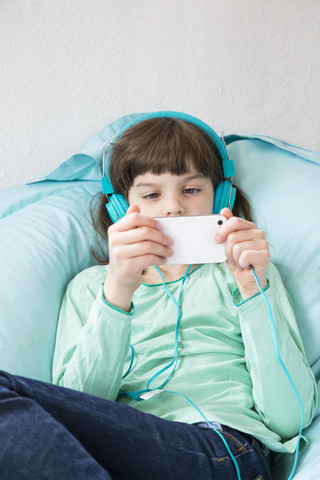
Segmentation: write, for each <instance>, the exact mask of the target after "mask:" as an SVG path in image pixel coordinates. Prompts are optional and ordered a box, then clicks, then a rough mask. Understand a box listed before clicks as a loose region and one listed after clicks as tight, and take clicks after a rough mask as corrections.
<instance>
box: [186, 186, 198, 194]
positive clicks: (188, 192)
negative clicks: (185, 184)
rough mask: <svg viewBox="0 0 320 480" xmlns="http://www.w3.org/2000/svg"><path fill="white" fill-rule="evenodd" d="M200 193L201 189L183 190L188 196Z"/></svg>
mask: <svg viewBox="0 0 320 480" xmlns="http://www.w3.org/2000/svg"><path fill="white" fill-rule="evenodd" d="M198 192H200V189H199V188H185V189H184V190H183V193H186V194H187V195H193V194H195V193H198Z"/></svg>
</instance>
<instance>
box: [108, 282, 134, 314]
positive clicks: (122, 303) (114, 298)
mask: <svg viewBox="0 0 320 480" xmlns="http://www.w3.org/2000/svg"><path fill="white" fill-rule="evenodd" d="M135 290H136V289H135V288H134V289H133V288H131V287H126V286H122V285H117V284H115V283H113V282H110V281H109V282H108V277H107V278H106V281H105V282H104V285H103V298H104V299H105V300H106V301H107V302H108V303H110V304H111V305H113V306H114V307H116V308H119V309H120V310H123V311H124V312H130V309H131V304H132V297H133V294H134V292H135Z"/></svg>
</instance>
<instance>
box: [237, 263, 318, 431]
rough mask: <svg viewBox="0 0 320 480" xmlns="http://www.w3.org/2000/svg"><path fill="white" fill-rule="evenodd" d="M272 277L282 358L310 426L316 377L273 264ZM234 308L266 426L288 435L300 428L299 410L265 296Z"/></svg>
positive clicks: (271, 298) (269, 294)
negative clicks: (276, 348) (286, 371)
mask: <svg viewBox="0 0 320 480" xmlns="http://www.w3.org/2000/svg"><path fill="white" fill-rule="evenodd" d="M269 282H270V287H269V288H268V289H267V290H266V292H265V293H266V296H267V297H268V300H269V302H270V306H271V310H272V313H273V317H274V324H275V331H276V338H277V344H278V349H279V354H280V358H281V359H282V362H283V364H284V365H285V367H286V369H287V370H288V372H289V374H290V377H291V379H292V381H293V383H294V385H295V387H296V389H297V391H298V393H299V396H300V399H301V402H302V405H303V409H304V426H305V427H306V426H307V425H309V424H310V422H311V420H312V418H313V415H314V413H315V410H316V407H317V387H316V383H315V379H314V376H313V374H312V371H311V368H310V366H309V364H308V362H307V359H306V355H305V351H304V348H303V344H302V341H301V337H300V334H299V331H298V327H297V324H296V320H295V316H294V313H293V310H292V306H291V302H290V299H289V297H288V294H287V292H286V290H285V288H284V286H283V284H282V281H281V278H280V275H279V274H278V272H277V270H276V269H275V267H274V266H270V269H269ZM235 304H236V305H237V303H235ZM236 308H237V309H238V311H239V314H240V324H241V333H242V338H243V342H244V345H245V360H246V364H247V368H248V370H249V372H250V375H251V378H252V384H253V399H254V403H255V408H256V410H257V412H258V413H259V414H260V416H261V418H262V421H263V422H264V424H265V425H266V426H267V427H268V428H270V429H271V430H272V431H274V432H277V433H278V434H279V435H280V436H281V437H282V438H290V437H292V436H294V435H295V434H296V433H297V432H298V431H299V428H300V423H301V410H300V408H299V403H298V400H297V397H296V395H295V393H294V390H293V388H292V386H291V384H290V382H289V379H288V378H287V376H286V374H285V372H284V370H283V368H282V366H281V364H280V362H279V360H278V358H277V355H276V352H275V346H274V341H273V336H272V329H271V323H270V318H269V315H268V311H267V307H266V304H265V301H264V299H263V297H262V295H257V296H256V297H254V298H251V299H249V300H248V301H244V302H240V303H239V304H238V305H237V307H236Z"/></svg>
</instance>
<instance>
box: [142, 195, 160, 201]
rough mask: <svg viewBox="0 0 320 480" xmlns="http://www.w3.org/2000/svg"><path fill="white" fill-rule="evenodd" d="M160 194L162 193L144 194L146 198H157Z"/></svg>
mask: <svg viewBox="0 0 320 480" xmlns="http://www.w3.org/2000/svg"><path fill="white" fill-rule="evenodd" d="M159 195H160V193H148V195H144V196H143V198H146V199H147V200H155V199H156V198H158V197H159Z"/></svg>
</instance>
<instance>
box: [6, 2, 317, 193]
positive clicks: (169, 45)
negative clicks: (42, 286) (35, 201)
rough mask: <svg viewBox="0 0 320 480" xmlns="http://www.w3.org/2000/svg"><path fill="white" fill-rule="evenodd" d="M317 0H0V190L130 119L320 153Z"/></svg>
mask: <svg viewBox="0 0 320 480" xmlns="http://www.w3.org/2000/svg"><path fill="white" fill-rule="evenodd" d="M319 25H320V1H319V0H294V1H292V0H189V1H188V0H0V32H1V34H0V58H1V73H0V164H1V169H0V188H4V187H7V186H12V185H16V184H20V183H23V182H25V181H27V180H28V179H30V178H32V177H34V176H36V175H40V174H41V173H44V172H46V171H48V170H50V169H52V168H54V167H55V166H56V165H58V164H59V163H60V162H61V161H63V160H64V159H66V158H68V157H69V156H70V155H72V154H73V153H74V152H75V151H77V149H78V148H79V147H80V146H81V145H82V144H83V143H84V142H85V141H86V140H87V139H88V138H89V137H90V136H91V135H93V134H94V133H96V132H97V131H98V130H100V129H102V128H103V127H104V126H105V125H107V124H108V123H110V122H111V121H113V120H115V119H116V118H118V117H120V116H121V115H124V114H126V113H131V112H144V111H153V110H159V109H172V110H181V111H184V112H187V113H190V114H193V115H196V116H199V117H200V118H201V119H202V120H204V121H207V122H209V123H210V124H211V125H212V126H214V127H215V128H216V129H217V130H218V131H221V130H222V129H223V130H224V131H225V133H231V132H233V133H261V134H266V135H272V136H276V137H279V138H282V139H285V140H287V141H290V142H293V143H296V144H299V145H301V146H303V147H307V148H311V149H315V150H319V147H320V133H319V132H320V128H319V127H320V121H319V106H320V95H319V85H320V63H319V58H320V56H319V55H320V54H319V52H320V48H319V47H320V43H319V40H320V28H319Z"/></svg>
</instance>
